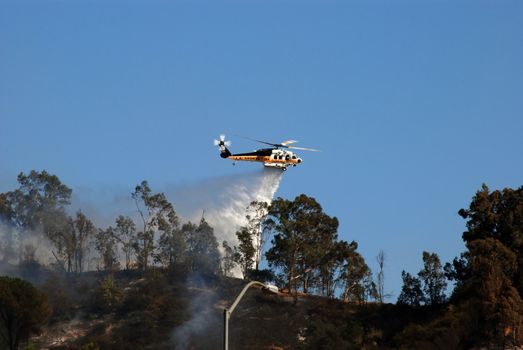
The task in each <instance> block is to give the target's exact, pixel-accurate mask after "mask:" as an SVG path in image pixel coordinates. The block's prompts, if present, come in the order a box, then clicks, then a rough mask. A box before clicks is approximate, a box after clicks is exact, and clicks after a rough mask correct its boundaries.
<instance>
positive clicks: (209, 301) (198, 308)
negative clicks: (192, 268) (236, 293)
mask: <svg viewBox="0 0 523 350" xmlns="http://www.w3.org/2000/svg"><path fill="white" fill-rule="evenodd" d="M186 285H187V286H190V287H189V291H190V292H191V293H192V297H191V301H190V303H189V305H188V306H187V312H188V313H189V314H190V315H191V318H190V319H189V321H187V322H185V323H184V324H182V325H180V326H179V327H177V328H175V329H174V330H173V332H172V334H171V344H172V346H173V348H174V349H176V350H178V349H179V350H185V349H189V346H190V345H191V342H192V341H200V342H202V341H203V342H204V343H206V342H208V341H209V338H210V337H215V336H216V335H217V334H215V333H216V332H215V331H216V325H217V324H219V323H220V313H219V312H218V310H217V309H216V308H215V307H214V306H215V305H216V304H217V302H218V301H219V297H218V295H217V294H216V293H215V292H214V291H213V289H212V288H210V286H209V285H207V283H206V282H205V280H204V279H203V278H202V277H201V276H200V275H197V274H196V275H193V276H190V277H189V278H188V280H187V281H186ZM206 338H207V339H206Z"/></svg>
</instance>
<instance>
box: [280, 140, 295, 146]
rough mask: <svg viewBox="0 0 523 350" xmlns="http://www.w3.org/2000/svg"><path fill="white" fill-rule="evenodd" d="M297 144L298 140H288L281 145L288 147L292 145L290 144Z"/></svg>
mask: <svg viewBox="0 0 523 350" xmlns="http://www.w3.org/2000/svg"><path fill="white" fill-rule="evenodd" d="M296 142H298V141H296V140H287V141H283V142H282V143H281V144H282V145H283V146H287V145H290V144H292V143H296Z"/></svg>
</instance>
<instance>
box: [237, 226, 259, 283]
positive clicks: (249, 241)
mask: <svg viewBox="0 0 523 350" xmlns="http://www.w3.org/2000/svg"><path fill="white" fill-rule="evenodd" d="M236 237H237V238H238V242H239V244H238V247H237V249H236V254H235V258H236V263H237V264H238V265H240V267H241V269H242V273H243V278H244V279H245V278H246V277H247V274H248V272H249V270H251V269H252V266H253V264H254V258H255V255H256V249H255V248H254V245H253V239H254V238H255V237H253V235H252V232H251V231H249V229H248V228H247V227H241V228H240V230H239V231H237V232H236Z"/></svg>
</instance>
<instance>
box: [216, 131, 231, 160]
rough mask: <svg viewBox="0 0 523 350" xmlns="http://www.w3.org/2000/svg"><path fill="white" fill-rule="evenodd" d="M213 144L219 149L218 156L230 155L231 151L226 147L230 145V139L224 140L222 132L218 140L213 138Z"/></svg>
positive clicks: (225, 156)
mask: <svg viewBox="0 0 523 350" xmlns="http://www.w3.org/2000/svg"><path fill="white" fill-rule="evenodd" d="M214 145H215V146H218V148H219V149H220V156H221V157H222V158H227V157H229V156H230V155H231V152H230V151H229V150H228V149H227V147H230V146H231V141H229V140H225V135H224V134H221V135H220V137H219V139H218V140H214Z"/></svg>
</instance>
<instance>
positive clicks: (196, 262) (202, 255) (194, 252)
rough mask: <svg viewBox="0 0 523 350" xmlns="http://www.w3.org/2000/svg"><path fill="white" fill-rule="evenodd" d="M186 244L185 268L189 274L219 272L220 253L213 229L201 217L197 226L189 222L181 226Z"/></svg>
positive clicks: (213, 273)
mask: <svg viewBox="0 0 523 350" xmlns="http://www.w3.org/2000/svg"><path fill="white" fill-rule="evenodd" d="M182 232H183V233H184V236H185V239H186V242H187V259H186V261H187V267H188V270H189V272H199V273H202V274H204V275H215V274H216V273H218V271H219V270H220V252H219V251H218V241H217V240H216V236H214V229H213V228H212V227H211V226H210V225H209V223H208V222H207V221H205V218H203V217H202V219H201V220H200V224H199V225H198V226H196V225H194V224H192V223H191V222H189V223H187V224H185V225H183V227H182Z"/></svg>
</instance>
